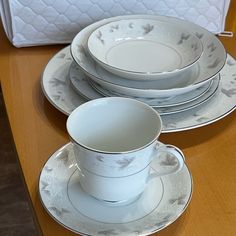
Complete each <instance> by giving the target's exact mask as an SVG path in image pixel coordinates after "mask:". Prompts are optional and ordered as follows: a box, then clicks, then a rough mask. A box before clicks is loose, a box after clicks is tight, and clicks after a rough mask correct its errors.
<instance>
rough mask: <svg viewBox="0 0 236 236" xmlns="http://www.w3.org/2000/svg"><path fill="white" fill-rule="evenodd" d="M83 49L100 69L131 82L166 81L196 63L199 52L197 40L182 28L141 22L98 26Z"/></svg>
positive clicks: (200, 48)
mask: <svg viewBox="0 0 236 236" xmlns="http://www.w3.org/2000/svg"><path fill="white" fill-rule="evenodd" d="M87 46H88V52H89V53H90V55H91V56H92V57H93V59H94V60H95V61H97V63H98V64H100V65H101V66H102V67H103V68H104V69H106V70H108V71H110V72H111V73H113V74H116V75H119V76H121V77H124V78H128V79H134V80H147V79H149V80H155V79H165V80H166V81H169V79H170V77H171V76H176V74H178V73H183V72H184V71H185V70H187V69H188V68H189V67H190V66H192V65H193V64H194V63H196V61H197V60H198V59H199V58H200V56H201V54H202V51H203V46H202V42H201V40H200V39H199V38H198V37H196V36H195V35H194V34H192V33H190V32H189V31H187V30H184V29H183V28H182V27H178V26H177V25H176V24H174V23H171V22H168V23H167V22H163V21H158V20H152V19H144V18H138V19H121V20H116V21H113V22H109V23H107V24H104V25H102V26H99V27H98V28H96V29H95V30H94V31H93V32H92V33H91V34H90V36H89V38H88V42H87Z"/></svg>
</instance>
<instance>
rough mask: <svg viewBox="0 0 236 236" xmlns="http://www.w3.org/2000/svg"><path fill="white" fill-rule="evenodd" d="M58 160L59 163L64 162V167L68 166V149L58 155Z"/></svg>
mask: <svg viewBox="0 0 236 236" xmlns="http://www.w3.org/2000/svg"><path fill="white" fill-rule="evenodd" d="M56 158H57V159H58V160H59V161H62V162H63V163H64V165H67V163H68V160H69V151H68V150H67V149H65V150H63V151H61V152H60V153H59V154H57V156H56Z"/></svg>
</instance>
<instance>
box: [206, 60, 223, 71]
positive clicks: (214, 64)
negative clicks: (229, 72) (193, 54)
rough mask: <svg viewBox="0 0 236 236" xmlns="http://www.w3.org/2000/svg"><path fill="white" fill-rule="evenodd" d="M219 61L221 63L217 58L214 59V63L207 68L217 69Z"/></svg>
mask: <svg viewBox="0 0 236 236" xmlns="http://www.w3.org/2000/svg"><path fill="white" fill-rule="evenodd" d="M220 61H221V60H220V59H219V58H216V59H215V61H214V62H213V63H212V64H209V65H208V66H207V68H209V69H212V68H215V67H217V66H218V64H219V63H220Z"/></svg>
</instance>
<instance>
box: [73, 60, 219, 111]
mask: <svg viewBox="0 0 236 236" xmlns="http://www.w3.org/2000/svg"><path fill="white" fill-rule="evenodd" d="M217 77H219V75H218V76H217ZM69 78H70V81H71V84H72V86H73V88H74V89H75V90H76V92H78V93H79V94H80V95H81V96H83V97H84V98H86V99H87V100H90V99H96V98H99V97H103V96H119V97H129V98H135V99H137V100H139V101H141V102H145V103H147V104H148V105H150V106H153V107H172V106H177V105H182V104H185V103H188V102H192V101H194V100H196V99H198V98H200V97H201V96H202V95H204V94H205V93H206V92H207V91H208V90H209V89H210V88H211V86H212V83H213V81H214V80H211V81H210V82H208V83H207V84H205V85H203V86H201V87H199V88H197V89H195V90H194V91H191V92H188V93H185V94H182V95H177V96H173V97H166V98H165V97H160V98H155V97H153V98H148V97H147V98H144V97H139V96H138V94H136V95H135V96H130V95H128V94H122V93H118V92H115V91H113V90H108V89H106V88H105V87H103V86H102V85H101V84H98V83H96V82H95V81H93V80H91V79H90V78H89V77H88V76H86V75H85V74H84V73H83V71H82V70H81V69H80V68H79V67H78V66H77V64H76V63H75V62H72V63H71V66H70V70H69ZM91 85H94V88H95V89H97V90H98V93H99V94H98V93H97V92H96V91H94V89H91ZM100 94H102V95H103V96H101V95H100Z"/></svg>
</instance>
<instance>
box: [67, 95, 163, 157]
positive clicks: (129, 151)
mask: <svg viewBox="0 0 236 236" xmlns="http://www.w3.org/2000/svg"><path fill="white" fill-rule="evenodd" d="M102 100H126V101H132V102H135V103H137V104H141V105H142V106H144V107H146V108H148V109H149V110H152V112H154V113H155V114H156V117H158V120H159V122H160V127H159V130H158V131H157V133H156V135H155V137H154V138H153V139H152V140H151V141H149V142H148V143H146V144H145V145H143V146H141V147H138V148H134V149H131V150H128V151H105V150H99V149H95V148H92V147H89V146H87V145H85V144H83V143H81V142H78V141H77V140H75V139H74V138H73V137H72V135H71V134H70V132H69V122H70V120H71V119H72V118H71V117H72V116H74V114H75V113H76V112H78V110H80V109H81V107H82V108H83V107H84V106H88V105H90V104H91V103H95V102H99V101H102ZM162 125H163V123H162V119H161V116H160V115H159V113H158V112H157V111H156V110H155V109H154V108H152V107H151V106H149V105H147V104H146V103H144V102H141V101H138V100H136V99H133V98H126V97H104V98H97V99H93V100H90V101H88V102H85V103H83V104H82V105H80V106H78V107H77V108H76V109H74V110H73V111H72V112H71V114H70V115H69V117H68V118H67V121H66V129H67V133H68V135H69V137H70V139H71V141H72V142H73V143H75V144H77V145H79V146H81V147H83V148H85V149H87V150H89V151H93V152H96V153H102V154H112V155H119V154H128V153H133V152H136V151H140V150H142V149H144V148H146V147H148V146H150V145H151V144H153V143H154V142H155V141H157V140H158V137H159V136H160V134H161V131H162Z"/></svg>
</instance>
